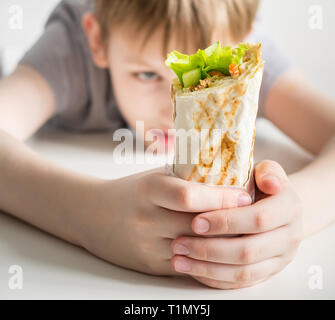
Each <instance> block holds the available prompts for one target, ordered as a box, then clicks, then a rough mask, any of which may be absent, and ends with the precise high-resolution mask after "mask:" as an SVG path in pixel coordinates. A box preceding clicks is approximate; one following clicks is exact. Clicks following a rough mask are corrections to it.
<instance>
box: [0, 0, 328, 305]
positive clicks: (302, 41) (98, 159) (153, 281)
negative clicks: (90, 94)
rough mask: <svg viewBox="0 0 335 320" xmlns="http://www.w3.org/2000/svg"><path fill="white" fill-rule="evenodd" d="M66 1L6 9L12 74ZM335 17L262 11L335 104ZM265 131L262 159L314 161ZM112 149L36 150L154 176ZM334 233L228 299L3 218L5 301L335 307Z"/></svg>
mask: <svg viewBox="0 0 335 320" xmlns="http://www.w3.org/2000/svg"><path fill="white" fill-rule="evenodd" d="M56 3H58V0H1V1H0V48H2V50H3V52H4V57H3V60H4V63H5V71H6V72H9V71H10V70H11V69H12V68H13V67H14V66H15V63H16V61H17V60H18V58H19V57H20V55H21V54H22V53H23V52H24V50H26V49H27V48H29V46H30V45H31V44H32V43H33V42H34V41H35V40H36V38H37V37H38V36H39V34H40V33H41V32H42V29H43V23H44V21H45V20H46V18H47V15H48V14H49V13H50V11H51V10H52V8H53V7H54V6H55V5H56ZM11 5H20V6H22V8H23V30H10V29H9V28H8V19H9V13H8V10H9V8H10V6H11ZM311 5H320V6H321V8H322V9H323V29H322V30H311V29H310V28H309V19H310V15H309V13H308V10H309V8H310V6H311ZM334 12H335V1H333V0H314V1H311V0H293V1H292V0H281V1H279V0H263V3H262V6H261V14H262V17H263V19H264V20H265V22H266V24H267V27H268V31H269V33H270V34H271V35H272V36H273V38H274V39H275V41H276V42H277V43H278V44H279V45H280V46H281V47H282V48H283V49H284V51H286V52H287V54H288V55H289V56H291V57H292V59H293V60H294V61H295V62H296V64H297V66H298V67H299V68H300V69H301V70H302V71H303V72H304V73H305V74H306V76H307V77H308V78H309V79H310V80H311V81H312V82H313V83H314V84H315V85H316V86H317V87H319V88H320V89H322V90H325V91H326V92H328V93H329V94H330V95H332V96H334V97H335V93H334V90H333V87H334V84H333V83H334V80H333V74H334V65H335V54H334V49H335V45H334V43H333V38H334V30H335V28H334V27H335V21H334V19H333V17H332V16H331V15H332V14H334ZM0 51H1V49H0ZM46 129H47V128H46ZM49 130H51V128H49ZM256 132H257V133H256V140H255V161H258V160H261V159H265V158H267V159H273V160H276V161H278V162H279V163H280V164H281V165H282V166H283V167H284V169H285V171H286V172H287V173H291V172H295V171H297V170H299V169H300V168H302V167H303V166H305V165H306V164H307V163H308V162H309V161H311V158H310V157H309V156H308V155H307V154H306V153H305V152H304V151H303V150H301V149H300V148H299V147H298V146H296V145H295V144H294V143H293V142H292V141H290V140H289V139H288V138H286V137H285V136H284V135H283V134H282V133H280V132H279V130H277V129H275V128H274V127H273V126H270V124H269V123H267V122H266V121H265V119H259V120H258V122H257V130H256ZM110 142H111V137H110V136H109V135H108V134H103V135H96V134H95V135H93V134H87V135H78V134H75V133H66V132H46V133H45V132H43V130H42V131H41V132H40V133H39V134H38V135H36V136H35V137H33V139H32V140H31V141H30V142H29V143H28V144H29V146H30V147H31V148H32V149H33V150H35V151H36V152H38V153H40V154H42V155H43V156H44V157H46V158H48V159H50V160H51V161H54V162H56V163H57V164H59V165H61V166H63V167H66V168H69V169H71V170H75V171H78V172H82V173H86V174H90V175H94V176H98V177H102V178H118V177H120V176H123V175H126V174H131V173H135V172H138V171H142V170H143V169H148V168H142V167H138V166H135V165H134V166H122V167H119V166H116V165H113V163H112V153H111V150H110ZM102 155H103V156H102ZM334 227H335V226H332V227H329V228H327V229H326V230H324V231H323V232H321V233H318V234H317V235H315V236H313V237H311V238H309V239H307V240H304V241H303V244H302V246H301V248H300V250H299V253H298V255H297V256H296V258H295V259H294V261H293V262H292V263H291V264H290V265H289V266H288V267H287V268H285V269H284V270H283V271H282V272H281V273H280V274H278V275H276V276H275V277H272V278H271V279H269V280H268V281H266V282H264V283H262V284H259V285H257V286H255V287H251V288H247V289H242V290H235V291H221V290H213V289H209V288H206V287H204V286H202V285H200V284H199V283H196V282H195V281H191V280H189V279H171V278H163V277H151V276H147V275H143V274H140V273H136V272H132V271H129V270H125V269H122V268H118V267H116V266H113V265H111V264H109V263H107V262H104V261H102V260H100V259H97V258H95V257H93V256H92V255H90V254H88V253H87V252H85V251H84V250H82V249H79V248H76V247H74V246H71V245H69V244H67V243H66V242H64V241H61V240H59V239H57V238H55V237H52V236H50V235H48V234H47V233H44V232H42V231H39V230H37V229H35V228H32V227H30V226H29V225H28V224H25V223H23V222H20V221H18V220H16V219H14V218H11V217H9V216H7V215H5V214H3V213H0V298H2V299H3V298H4V299H11V298H14V299H27V298H28V299H34V298H43V299H50V298H63V299H67V298H72V299H73V298H84V299H86V298H91V299H98V298H101V299H171V298H174V299H185V298H186V299H210V298H211V299H259V298H263V299H276V298H279V299H281V298H285V299H294V298H298V299H320V298H323V299H330V298H332V299H334V297H335V289H334V288H335V273H334V270H335V260H334V258H333V243H334V241H335V232H334ZM12 264H18V265H20V266H22V268H23V272H24V288H23V290H19V291H13V290H10V289H9V288H8V279H9V277H10V275H9V274H8V268H9V266H10V265H12ZM314 265H316V266H319V267H321V269H322V270H323V275H324V283H323V289H321V290H318V289H314V290H313V289H311V288H310V286H309V283H310V280H311V276H312V275H311V274H310V272H309V271H310V270H311V267H312V266H314Z"/></svg>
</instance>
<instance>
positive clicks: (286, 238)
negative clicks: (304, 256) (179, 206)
mask: <svg viewBox="0 0 335 320" xmlns="http://www.w3.org/2000/svg"><path fill="white" fill-rule="evenodd" d="M270 176H271V177H270ZM255 180H256V184H257V187H258V188H259V189H260V191H262V192H263V193H264V194H267V195H270V196H267V197H265V198H263V199H261V200H259V201H258V202H255V203H254V204H252V205H250V206H246V207H243V208H233V209H225V210H217V211H212V212H205V213H202V214H198V215H196V217H195V218H194V219H193V221H192V229H193V230H194V232H196V233H198V234H201V235H203V236H210V237H209V238H208V237H203V236H202V237H188V236H182V237H179V238H178V239H176V240H174V241H173V243H172V246H171V247H172V250H173V252H174V253H175V254H177V255H176V256H174V257H173V258H172V259H171V264H172V266H173V268H174V269H175V270H176V271H179V272H183V273H186V274H189V275H191V276H192V277H194V278H195V279H197V280H198V281H200V282H202V283H204V284H206V285H208V286H211V287H215V288H220V289H231V288H241V287H247V286H251V285H254V284H256V283H258V282H261V281H263V280H265V279H267V278H269V277H270V276H272V275H274V274H276V273H278V272H279V271H281V270H282V269H283V268H284V267H285V266H286V265H287V264H288V263H290V262H291V261H292V259H293V257H294V256H295V253H296V251H297V247H298V245H299V243H300V241H301V240H302V218H301V216H302V204H301V201H300V199H299V197H298V196H297V194H296V192H295V190H294V189H293V187H292V184H291V183H290V181H289V180H288V177H287V175H286V173H285V172H284V170H283V169H282V167H281V166H280V165H279V164H278V163H277V162H274V161H270V160H267V161H263V162H260V163H259V164H258V165H257V166H256V167H255ZM256 199H257V198H256ZM226 234H241V235H240V236H238V237H232V238H222V237H221V236H222V235H226ZM187 252H189V253H187ZM182 254H183V255H182ZM182 269H183V270H182Z"/></svg>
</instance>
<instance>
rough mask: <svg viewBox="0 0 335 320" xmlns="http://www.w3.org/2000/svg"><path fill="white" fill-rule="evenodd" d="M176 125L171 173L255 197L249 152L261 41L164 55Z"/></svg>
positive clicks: (253, 128) (262, 63) (216, 45)
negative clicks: (192, 53) (240, 191)
mask: <svg viewBox="0 0 335 320" xmlns="http://www.w3.org/2000/svg"><path fill="white" fill-rule="evenodd" d="M165 63H166V65H167V66H168V67H170V68H171V69H172V70H173V71H174V72H175V74H176V75H177V78H174V79H173V80H172V84H171V100H172V104H173V122H174V129H175V144H174V160H173V164H172V166H170V167H169V170H170V173H171V174H173V175H175V176H177V177H179V178H182V179H185V180H189V181H196V182H199V183H206V184H209V185H220V186H230V187H238V188H242V189H246V190H247V191H248V192H249V193H250V195H251V196H252V199H253V200H254V180H253V179H254V177H253V151H254V141H255V133H256V128H255V125H256V116H257V111H258V98H259V90H260V86H261V81H262V75H263V69H264V61H263V59H262V57H261V44H260V43H257V44H250V43H246V44H239V46H238V47H237V48H234V49H233V48H231V47H230V46H226V47H222V46H221V45H220V43H219V42H216V43H214V44H213V45H211V46H210V47H208V48H207V49H205V50H200V49H199V50H198V52H197V53H196V54H194V55H184V54H181V53H179V52H177V51H173V52H171V53H169V54H168V57H167V60H166V61H165Z"/></svg>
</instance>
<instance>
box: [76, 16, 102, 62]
mask: <svg viewBox="0 0 335 320" xmlns="http://www.w3.org/2000/svg"><path fill="white" fill-rule="evenodd" d="M82 25H83V28H84V30H85V33H86V37H87V40H88V43H89V46H90V48H91V53H92V58H93V61H94V63H95V64H96V65H97V67H99V68H107V67H108V58H107V54H106V51H105V48H104V46H103V43H102V39H101V31H100V25H99V22H98V21H97V19H96V17H95V15H94V14H93V13H91V12H88V13H85V14H84V16H83V18H82Z"/></svg>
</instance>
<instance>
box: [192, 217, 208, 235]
mask: <svg viewBox="0 0 335 320" xmlns="http://www.w3.org/2000/svg"><path fill="white" fill-rule="evenodd" d="M209 227H210V226H209V222H208V220H205V219H198V220H196V222H195V225H194V229H195V232H198V233H204V232H207V231H208V230H209Z"/></svg>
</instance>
